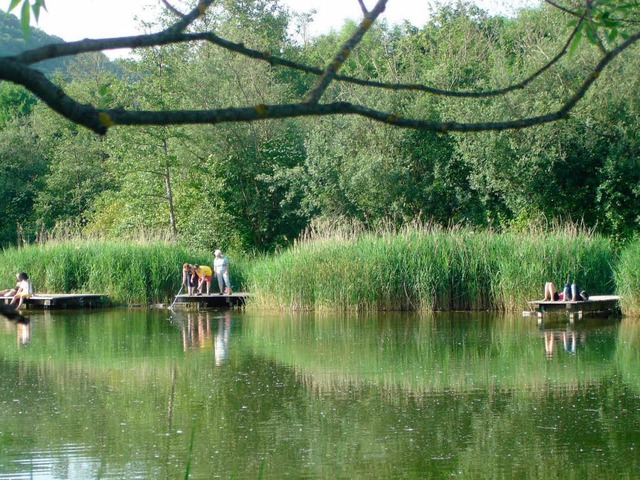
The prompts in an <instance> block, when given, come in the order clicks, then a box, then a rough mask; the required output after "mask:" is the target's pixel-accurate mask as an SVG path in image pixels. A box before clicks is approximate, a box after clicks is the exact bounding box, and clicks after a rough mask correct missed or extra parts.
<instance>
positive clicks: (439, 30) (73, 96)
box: [0, 0, 640, 251]
mask: <svg viewBox="0 0 640 480" xmlns="http://www.w3.org/2000/svg"><path fill="white" fill-rule="evenodd" d="M354 1H355V0H354ZM163 3H164V4H165V5H166V6H167V8H166V10H165V12H164V14H163V15H162V16H160V17H159V18H158V19H157V20H156V22H155V23H154V24H151V25H148V26H147V28H148V29H149V31H150V32H155V33H149V34H147V35H139V36H134V37H128V38H115V39H93V40H83V41H80V42H58V43H54V44H52V45H49V46H42V47H36V48H32V49H27V50H25V51H22V52H21V53H15V54H11V55H6V56H2V57H0V78H2V79H3V80H5V81H4V82H0V159H2V161H1V162H0V166H1V167H2V171H0V191H1V192H2V195H3V198H7V199H9V198H10V199H11V201H8V202H6V203H5V205H4V206H0V212H1V213H2V215H3V219H4V221H3V224H2V229H1V230H0V243H2V244H3V245H7V244H11V243H15V242H16V241H17V240H19V239H20V238H22V237H26V238H30V239H34V238H41V237H42V236H45V235H48V234H52V233H54V234H55V233H56V232H59V231H67V230H68V229H72V230H74V231H80V232H82V233H83V234H96V235H106V236H124V235H129V236H135V235H136V234H137V233H139V232H142V231H144V232H147V233H148V232H152V233H155V234H159V235H166V236H169V237H171V238H177V239H179V240H180V241H182V242H185V243H187V244H191V245H197V246H200V247H213V246H217V247H221V248H223V249H229V248H232V249H241V250H245V251H247V250H258V251H265V250H267V251H268V250H273V249H277V248H279V247H281V246H285V245H288V244H290V243H291V242H292V241H293V239H295V238H297V237H298V236H299V235H300V233H301V232H303V231H305V229H307V228H309V227H310V226H314V225H320V224H324V223H335V222H355V223H359V224H362V225H365V226H367V227H374V226H379V225H392V226H394V227H396V226H401V225H403V224H405V223H409V222H415V221H422V222H436V223H439V224H454V225H455V224H465V225H473V226H480V227H491V228H496V229H499V228H521V227H523V226H525V225H529V224H531V223H537V224H539V223H540V222H553V221H573V222H576V221H579V222H583V223H584V224H585V225H586V226H588V227H590V228H594V229H598V230H599V231H601V232H603V233H605V234H607V235H612V236H614V237H615V238H619V239H624V238H628V237H629V236H632V235H634V234H635V233H636V232H638V230H639V229H640V186H639V185H640V178H639V176H640V168H638V167H639V165H638V147H639V143H640V135H638V131H639V126H640V100H639V99H638V98H639V97H638V95H637V92H638V91H640V84H639V83H640V78H639V76H638V75H637V72H638V67H639V64H638V62H639V60H638V55H637V40H638V38H640V37H639V35H640V33H639V31H638V28H637V27H638V25H639V23H638V20H640V16H639V15H638V13H639V12H640V8H639V6H638V2H635V1H632V2H621V1H620V2H617V1H606V2H605V1H601V2H593V1H590V2H586V3H581V2H575V1H573V2H564V3H562V4H560V3H559V2H545V3H544V5H542V6H540V7H536V8H530V9H525V10H522V11H520V12H519V13H518V14H517V15H516V16H514V17H505V16H491V15H489V14H487V13H486V12H484V11H482V10H481V9H479V8H477V7H475V6H474V5H473V4H469V3H464V2H458V3H455V4H448V5H443V6H440V7H438V8H437V9H434V10H433V12H432V15H431V17H430V20H429V22H427V24H425V25H423V26H420V27H416V26H412V25H410V24H403V25H393V26H389V25H388V24H386V23H385V22H383V21H381V20H380V18H379V17H380V14H381V13H382V11H383V10H384V8H387V2H385V1H377V2H375V5H373V7H372V8H367V6H366V5H365V2H363V1H361V2H360V5H361V6H362V12H363V20H362V21H361V22H360V23H359V24H355V23H353V22H345V24H344V25H343V26H342V28H341V29H339V30H337V31H331V32H328V33H326V34H323V35H320V36H318V37H316V38H301V39H296V38H294V36H293V33H292V32H294V31H295V29H294V28H293V27H294V26H295V22H296V21H297V22H300V21H302V22H303V24H298V26H299V27H301V28H304V22H305V21H310V19H309V18H305V17H294V16H293V15H292V14H291V12H289V11H288V10H287V9H286V8H284V7H283V6H282V5H281V4H280V3H279V2H278V0H247V1H245V2H236V1H231V0H228V1H226V0H219V1H217V2H213V1H202V2H200V3H198V4H197V6H195V7H194V2H191V3H189V2H186V3H168V2H163ZM369 3H370V4H373V2H369ZM389 3H390V5H389V6H388V8H392V6H393V2H389ZM25 4H28V5H29V8H31V10H30V12H31V13H32V14H33V13H35V12H36V11H39V8H41V7H42V6H43V5H44V2H41V1H40V2H36V3H35V4H34V3H33V1H31V2H29V1H28V0H15V1H13V2H11V5H12V6H13V7H14V8H18V7H24V5H25ZM184 5H191V7H192V8H191V9H186V8H183V7H184ZM370 6H371V5H370ZM22 11H23V12H24V9H23V10H22ZM50 14H52V15H54V14H55V12H54V11H52V12H50ZM22 18H23V20H24V14H23V17H22ZM122 47H130V48H134V52H135V55H134V56H133V57H132V58H130V59H123V60H118V61H117V62H116V65H115V66H114V65H113V64H112V63H111V62H108V61H107V59H106V57H105V56H104V55H102V52H103V51H104V50H108V49H111V48H122ZM63 56H65V57H70V58H71V60H70V61H69V63H68V65H67V67H66V70H65V71H64V74H62V73H57V74H47V75H45V74H43V73H42V72H41V71H39V65H40V64H39V62H40V61H41V60H43V59H45V58H47V59H51V58H62V57H63ZM60 115H62V117H61V116H60ZM267 120H270V121H267ZM558 120H561V121H558ZM85 127H86V128H85ZM133 127H135V128H133ZM398 127H401V128H398ZM525 127H526V128H525ZM107 132H108V135H102V134H105V133H107ZM471 132H476V133H471ZM96 133H99V134H100V135H96ZM16 226H18V228H17V229H16ZM16 230H17V232H18V233H19V236H17V232H16Z"/></svg>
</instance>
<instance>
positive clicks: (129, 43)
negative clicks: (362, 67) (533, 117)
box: [13, 24, 580, 98]
mask: <svg viewBox="0 0 640 480" xmlns="http://www.w3.org/2000/svg"><path fill="white" fill-rule="evenodd" d="M579 26H580V24H578V25H577V26H576V28H574V30H573V32H572V33H571V34H570V35H569V38H568V39H567V41H566V42H565V44H564V46H563V48H562V49H561V50H560V52H559V53H558V54H557V55H556V56H555V57H554V58H553V59H551V60H550V61H549V62H548V63H546V64H545V65H543V66H542V67H541V68H540V69H538V70H537V71H536V72H534V73H533V74H531V75H530V76H529V77H527V78H525V79H524V80H522V81H520V82H518V83H515V84H512V85H509V86H506V87H503V88H499V89H495V90H484V91H464V90H445V89H440V88H435V87H430V86H428V85H422V84H407V83H386V82H379V81H375V80H367V79H362V78H356V77H351V76H347V75H340V74H336V75H335V76H334V79H335V80H337V81H342V82H347V83H352V84H354V85H360V86H365V87H373V88H380V89H386V90H395V91H417V92H424V93H430V94H432V95H441V96H447V97H459V98H486V97H493V96H499V95H504V94H505V93H509V92H512V91H515V90H521V89H524V88H525V87H526V86H527V85H528V84H529V83H531V82H532V81H534V80H535V79H536V78H538V77H539V76H540V75H542V74H543V73H544V72H545V71H546V70H548V69H549V68H551V67H552V66H553V65H554V64H555V63H557V62H558V61H559V60H560V59H561V58H562V57H563V56H564V55H566V53H567V51H568V47H569V44H570V43H571V41H572V40H573V38H574V37H575V35H576V32H577V30H578V27H579ZM196 41H207V42H209V43H211V44H214V45H217V46H219V47H221V48H224V49H226V50H229V51H232V52H236V53H238V54H240V55H244V56H246V57H249V58H253V59H256V60H261V61H264V62H267V63H269V64H270V65H272V66H282V67H287V68H291V69H294V70H298V71H302V72H305V73H309V74H313V75H322V74H323V72H324V71H323V70H322V69H320V68H316V67H311V66H308V65H304V64H300V63H297V62H293V61H291V60H287V59H285V58H281V57H278V56H275V55H271V54H270V53H268V52H262V51H258V50H254V49H251V48H248V47H245V46H244V45H243V44H241V43H235V42H231V41H229V40H226V39H224V38H221V37H219V36H218V35H216V34H214V33H212V32H202V33H171V32H167V31H164V32H160V33H155V34H148V35H140V36H132V37H120V38H106V39H100V40H91V39H87V40H81V41H78V42H69V43H58V44H51V45H46V46H44V47H40V48H35V49H33V50H29V51H26V52H23V53H21V54H19V55H16V56H15V57H13V58H14V59H15V60H17V61H18V62H22V63H25V64H33V63H37V62H40V61H42V60H48V59H51V58H58V57H64V56H71V55H78V54H80V53H87V52H98V51H103V50H112V49H118V48H144V47H152V46H161V45H170V44H174V43H183V42H196Z"/></svg>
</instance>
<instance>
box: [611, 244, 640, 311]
mask: <svg viewBox="0 0 640 480" xmlns="http://www.w3.org/2000/svg"><path fill="white" fill-rule="evenodd" d="M615 281H616V286H617V291H618V293H619V294H620V308H621V309H622V311H623V312H624V313H625V315H633V316H635V317H639V316H640V238H637V239H634V240H633V241H631V242H630V243H629V244H627V245H626V246H625V248H624V249H623V250H622V251H621V253H620V259H619V260H618V262H617V263H616V267H615Z"/></svg>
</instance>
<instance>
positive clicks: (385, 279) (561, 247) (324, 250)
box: [249, 228, 615, 311]
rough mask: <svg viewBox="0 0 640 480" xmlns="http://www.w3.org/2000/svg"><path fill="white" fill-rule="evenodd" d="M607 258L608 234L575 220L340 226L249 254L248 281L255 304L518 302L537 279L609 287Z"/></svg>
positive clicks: (466, 305)
mask: <svg viewBox="0 0 640 480" xmlns="http://www.w3.org/2000/svg"><path fill="white" fill-rule="evenodd" d="M613 259H614V252H613V248H612V245H611V242H610V241H609V240H607V239H605V238H602V237H600V236H596V235H591V234H589V233H588V232H584V231H582V230H580V229H577V228H566V229H558V230H556V231H552V232H545V233H542V232H537V231H531V232H529V233H502V234H497V233H494V232H487V231H485V232H474V231H471V230H467V229H440V228H426V229H425V228H411V229H406V230H404V231H402V232H381V233H377V234H372V233H357V232H349V231H344V230H343V231H334V232H330V233H325V234H321V235H317V234H316V235H309V236H308V237H307V238H305V239H303V240H302V241H300V242H298V243H296V245H295V246H293V247H292V248H290V249H288V250H286V251H284V252H282V253H280V254H278V255H275V256H271V257H265V258H264V259H262V260H260V261H257V262H256V263H255V265H254V266H253V268H251V273H250V275H249V289H250V290H251V292H252V293H253V294H254V298H253V299H252V304H253V305H255V306H256V307H258V308H277V309H287V310H289V309H293V310H296V309H298V310H305V309H315V310H321V309H338V310H469V309H471V310H503V311H518V310H522V308H523V306H525V305H526V301H527V300H530V299H533V298H540V297H541V296H542V293H543V288H544V282H545V281H554V282H555V283H556V284H560V283H561V282H564V281H565V280H566V279H567V277H569V278H571V279H572V280H573V281H576V282H578V284H579V285H580V286H582V287H583V288H585V289H587V290H588V291H590V292H591V293H611V292H613V291H614V290H615V289H614V283H613V270H612V263H613Z"/></svg>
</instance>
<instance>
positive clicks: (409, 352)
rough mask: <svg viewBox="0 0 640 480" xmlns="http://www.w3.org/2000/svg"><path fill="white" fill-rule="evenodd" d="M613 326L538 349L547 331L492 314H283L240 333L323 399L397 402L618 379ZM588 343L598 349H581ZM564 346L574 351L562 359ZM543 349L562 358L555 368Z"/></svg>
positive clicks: (554, 335)
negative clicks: (359, 394) (380, 396)
mask: <svg viewBox="0 0 640 480" xmlns="http://www.w3.org/2000/svg"><path fill="white" fill-rule="evenodd" d="M607 328H610V330H606V329H605V330H602V329H601V330H599V331H598V335H596V336H595V337H594V338H593V339H590V337H589V335H588V334H587V330H584V331H583V330H579V331H571V330H565V331H564V332H565V333H564V334H563V333H562V331H561V330H558V331H557V332H555V331H554V332H550V333H548V334H547V338H546V341H547V343H546V344H542V342H541V337H545V334H544V332H543V333H541V332H540V331H539V329H538V327H537V325H536V324H535V323H532V322H527V321H526V320H525V321H523V320H522V319H515V320H514V319H503V318H501V317H497V316H495V315H488V316H483V315H475V314H452V315H449V314H446V315H435V316H429V315H428V316H413V317H411V316H410V315H404V316H403V315H385V316H382V317H381V316H378V318H376V316H373V317H370V318H360V319H359V318H347V317H345V316H335V315H334V316H333V317H329V316H321V315H309V316H307V317H305V318H291V317H287V316H283V315H280V316H277V317H276V316H274V317H269V318H265V317H264V316H261V317H260V318H255V319H253V318H252V320H251V321H250V322H247V328H246V329H245V331H244V335H245V341H246V342H248V343H250V345H251V346H252V347H253V348H254V349H255V351H256V352H258V353H260V354H263V355H265V356H266V357H267V358H270V359H273V360H275V361H278V362H281V363H284V364H287V365H291V366H292V367H294V369H295V371H296V372H297V374H298V376H299V378H300V379H301V381H302V382H303V383H304V384H305V385H306V386H307V387H308V388H310V389H312V390H314V391H316V392H318V393H320V394H321V393H323V392H335V391H339V390H345V389H350V388H358V387H366V386H372V385H373V386H376V387H377V388H383V389H384V390H385V391H388V392H390V393H389V395H390V396H394V395H396V393H397V391H398V390H400V391H404V392H405V393H410V394H412V395H416V394H419V395H431V394H433V393H438V392H448V391H455V392H469V391H474V390H476V389H483V390H484V389H488V390H489V391H499V390H503V389H509V390H511V389H517V390H522V389H526V390H530V391H533V392H535V391H543V390H545V389H546V388H547V387H548V386H549V385H555V386H562V387H563V388H568V389H574V388H575V387H577V386H578V385H581V384H585V383H590V384H591V383H597V382H599V381H601V380H602V379H603V378H605V377H606V376H609V375H613V374H614V373H615V371H614V369H615V364H614V362H613V357H614V353H615V348H616V337H617V336H616V331H615V329H616V328H617V327H616V325H612V326H610V327H607ZM590 341H591V342H592V343H593V345H592V348H584V346H585V345H586V344H587V343H588V342H590ZM556 342H557V343H556ZM558 345H562V347H560V348H562V349H563V351H564V349H565V348H566V352H567V353H569V352H575V353H576V354H563V355H558V354H557V353H558V349H557V346H558ZM545 346H546V349H551V350H546V349H545ZM545 351H549V352H551V351H553V352H556V353H555V355H554V356H552V357H550V359H552V360H553V361H548V360H546V359H545V353H544V352H545Z"/></svg>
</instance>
